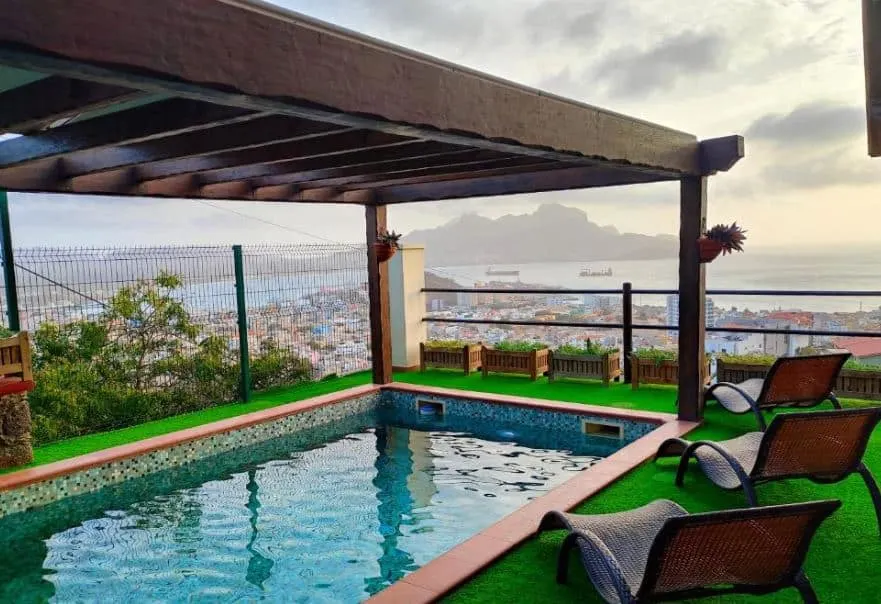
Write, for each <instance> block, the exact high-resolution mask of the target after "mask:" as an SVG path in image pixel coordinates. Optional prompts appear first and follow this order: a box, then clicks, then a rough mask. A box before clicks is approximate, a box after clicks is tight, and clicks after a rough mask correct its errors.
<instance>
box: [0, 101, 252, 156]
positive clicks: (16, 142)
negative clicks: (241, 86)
mask: <svg viewBox="0 0 881 604" xmlns="http://www.w3.org/2000/svg"><path fill="white" fill-rule="evenodd" d="M256 117H260V115H259V114H255V113H253V112H251V111H248V110H246V109H239V108H237V107H223V106H220V105H211V104H207V103H201V102H198V101H189V100H185V99H171V100H168V101H157V102H155V103H150V104H149V105H142V106H140V107H136V108H134V109H127V110H124V111H117V112H116V113H111V114H108V115H103V116H100V117H96V118H94V119H90V120H85V121H82V122H75V123H72V124H69V125H67V126H61V127H59V128H53V129H51V130H48V131H45V132H42V133H40V134H33V135H29V136H22V137H19V138H14V139H11V140H7V141H2V142H0V166H11V165H16V164H21V163H23V162H27V161H32V160H36V159H40V158H46V157H58V156H62V155H66V154H69V153H74V152H76V151H83V150H85V149H99V148H102V147H107V146H111V145H119V144H123V143H135V142H140V141H146V140H150V139H152V138H161V137H164V136H171V135H174V134H181V133H184V132H193V131H196V130H200V129H202V128H211V127H213V126H220V125H223V124H230V123H234V122H239V121H247V120H251V119H254V118H256Z"/></svg>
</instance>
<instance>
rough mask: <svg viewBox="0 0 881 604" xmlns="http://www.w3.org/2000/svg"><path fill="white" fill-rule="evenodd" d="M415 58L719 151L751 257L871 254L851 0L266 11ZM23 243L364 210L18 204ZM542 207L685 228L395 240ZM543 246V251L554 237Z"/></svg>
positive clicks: (264, 223)
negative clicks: (446, 234) (866, 249)
mask: <svg viewBox="0 0 881 604" xmlns="http://www.w3.org/2000/svg"><path fill="white" fill-rule="evenodd" d="M273 3H274V4H278V5H279V6H282V7H284V8H288V9H291V10H295V11H299V12H302V13H306V14H308V15H310V16H313V17H317V18H319V19H323V20H326V21H329V22H332V23H335V24H337V25H341V26H343V27H347V28H350V29H354V30H357V31H360V32H363V33H366V34H369V35H372V36H375V37H378V38H381V39H385V40H388V41H391V42H394V43H397V44H400V45H403V46H406V47H409V48H413V49H416V50H419V51H421V52H424V53H427V54H431V55H434V56H438V57H440V58H443V59H446V60H449V61H454V62H456V63H460V64H463V65H465V66H468V67H471V68H474V69H478V70H481V71H486V72H488V73H491V74H493V75H497V76H501V77H504V78H507V79H510V80H513V81H515V82H519V83H523V84H527V85H530V86H535V87H538V88H542V89H545V90H548V91H550V92H553V93H557V94H560V95H564V96H567V97H571V98H573V99H577V100H579V101H583V102H587V103H590V104H592V105H597V106H600V107H604V108H608V109H612V110H614V111H617V112H620V113H625V114H629V115H633V116H635V117H639V118H642V119H646V120H649V121H653V122H657V123H660V124H663V125H665V126H669V127H673V128H676V129H679V130H684V131H687V132H691V133H693V134H696V135H697V136H698V138H701V139H703V138H711V137H715V136H724V135H728V134H743V135H744V136H745V139H746V157H745V158H744V159H743V160H742V161H741V162H740V163H738V164H737V165H736V166H735V167H734V168H733V169H732V170H731V171H730V172H729V173H726V174H721V175H718V176H714V177H712V178H711V179H710V189H709V222H710V223H711V224H715V223H718V222H731V221H734V220H736V221H737V222H738V223H739V224H742V225H744V227H745V228H747V229H748V230H749V238H750V244H752V245H758V246H763V247H770V246H793V245H796V246H797V245H804V246H810V247H815V246H821V245H830V246H840V245H844V244H848V243H871V242H874V241H876V240H877V224H878V222H879V220H878V219H879V218H881V209H879V207H878V203H877V201H878V198H879V193H881V159H879V160H874V161H873V160H871V159H869V157H868V155H867V152H866V134H865V108H864V96H865V89H864V80H863V63H862V33H861V32H862V30H861V15H860V6H859V3H858V2H854V1H853V0H726V1H725V2H708V1H707V0H667V1H664V2H646V1H645V0H479V1H477V0H276V1H275V2H273ZM10 198H11V200H12V203H11V211H12V221H13V233H14V239H15V244H16V245H17V246H36V245H48V246H54V245H126V244H137V245H150V244H186V243H199V244H210V243H258V242H315V241H345V242H353V241H363V238H364V216H363V209H362V208H360V207H347V206H332V207H323V206H322V207H318V206H315V205H306V204H256V203H234V202H225V201H210V202H199V201H183V200H162V201H156V200H142V199H131V198H127V199H126V198H108V197H89V198H83V197H77V198H73V197H65V196H45V195H23V194H15V195H10ZM544 202H559V203H563V204H566V205H570V206H574V207H578V208H581V209H583V210H585V211H586V212H587V214H588V216H589V217H590V219H591V220H593V221H594V222H597V223H599V224H603V225H605V224H612V225H615V226H616V227H617V228H618V229H619V230H621V231H625V232H639V233H647V234H656V233H672V234H675V233H676V232H677V231H678V186H677V185H676V184H675V183H673V184H671V183H662V184H653V185H641V186H634V187H619V188H605V189H593V190H589V191H569V192H556V193H548V194H535V195H529V196H509V197H495V198H490V199H471V200H462V201H455V202H440V203H437V202H435V203H419V204H409V205H402V206H392V207H391V208H390V210H389V224H390V228H392V229H394V230H396V231H399V232H405V233H406V232H408V231H411V230H414V229H421V228H428V227H432V226H437V225H439V224H442V223H444V222H446V221H448V220H450V219H453V218H455V217H457V216H459V215H461V214H463V213H466V212H476V213H479V214H482V215H485V216H489V217H497V216H502V215H504V214H510V213H514V214H522V213H527V212H531V211H533V210H534V209H535V208H536V207H537V206H538V205H539V204H541V203H544ZM552 236H553V234H551V233H547V234H544V233H539V234H536V238H537V239H539V240H540V238H541V237H552Z"/></svg>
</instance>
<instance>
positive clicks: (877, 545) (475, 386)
mask: <svg viewBox="0 0 881 604" xmlns="http://www.w3.org/2000/svg"><path fill="white" fill-rule="evenodd" d="M395 378H396V379H397V380H398V381H400V382H407V383H411V384H422V385H427V386H437V387H444V388H457V389H463V390H471V391H475V392H487V393H497V394H510V395H516V396H526V397H533V398H545V399H551V400H558V401H568V402H574V403H587V404H592V405H609V406H614V407H620V408H631V409H642V410H646V411H658V412H667V413H673V412H675V410H676V407H675V398H676V390H675V389H674V388H670V387H660V386H658V387H652V386H645V387H643V388H641V389H639V390H636V391H634V390H631V389H630V387H629V386H625V385H615V384H613V385H611V386H610V387H609V388H604V387H603V386H602V385H600V384H599V383H583V382H566V381H560V382H555V383H548V381H547V380H546V379H540V380H538V381H537V382H530V381H529V380H528V379H526V378H520V377H516V376H490V377H488V378H486V379H484V378H482V377H481V376H479V375H472V376H469V377H465V376H462V375H461V374H459V373H454V372H441V371H432V372H427V373H424V374H419V373H405V374H398V375H396V376H395ZM369 381H370V375H369V374H368V373H361V374H356V375H352V376H347V377H344V378H338V379H334V380H328V381H324V382H318V383H314V384H309V385H306V386H302V387H299V388H293V389H288V390H280V391H276V392H273V393H266V394H261V395H258V396H256V397H255V399H254V400H253V401H252V402H251V403H248V404H247V405H245V404H232V405H224V406H220V407H214V408H211V409H206V410H204V411H199V412H195V413H189V414H186V415H181V416H176V417H170V418H166V419H164V420H159V421H155V422H150V423H148V424H143V425H140V426H134V427H131V428H126V429H123V430H116V431H113V432H106V433H102V434H93V435H89V436H84V437H80V438H75V439H70V440H66V441H62V442H58V443H53V444H50V445H46V446H44V447H40V448H38V449H37V450H36V451H35V459H34V462H33V464H31V465H38V464H44V463H49V462H52V461H58V460H61V459H66V458H69V457H74V456H76V455H82V454H85V453H90V452H92V451H96V450H100V449H104V448H108V447H113V446H117V445H121V444H126V443H130V442H134V441H137V440H141V439H144V438H150V437H153V436H158V435H161V434H167V433H169V432H173V431H175V430H182V429H185V428H190V427H193V426H198V425H201V424H205V423H209V422H213V421H217V420H221V419H226V418H229V417H234V416H236V415H241V414H243V413H248V412H251V411H258V410H261V409H266V408H269V407H273V406H276V405H280V404H284V403H289V402H294V401H299V400H303V399H306V398H310V397H313V396H319V395H321V394H327V393H329V392H334V391H338V390H342V389H345V388H351V387H353V386H358V385H361V384H366V383H368V382H369ZM845 404H846V405H859V404H865V403H862V402H857V401H845ZM753 429H755V423H754V419H753V418H751V417H749V416H733V415H731V414H728V413H726V412H724V411H722V410H720V409H718V408H717V407H716V406H711V408H710V409H709V410H708V412H707V417H706V422H705V424H704V425H703V426H702V427H701V428H699V429H698V430H697V431H695V432H694V433H692V435H691V437H692V438H710V439H723V438H730V437H732V436H736V435H739V434H742V433H744V432H747V431H749V430H753ZM866 463H867V464H868V465H869V467H870V468H874V469H875V470H876V471H877V474H878V476H879V477H881V436H877V435H876V436H875V437H874V438H873V439H872V442H871V444H870V447H869V450H868V452H867V454H866ZM674 473H675V460H664V461H662V462H660V463H658V464H655V463H646V464H644V465H642V466H641V467H639V468H637V469H636V470H634V471H633V472H631V473H630V474H628V475H627V476H626V477H624V478H623V479H621V480H619V481H618V482H616V483H615V484H613V485H612V486H610V487H608V488H607V489H605V490H603V491H602V492H601V493H599V494H598V495H596V496H595V497H593V498H591V499H589V500H587V501H586V502H584V503H582V504H581V506H580V507H579V508H578V509H577V511H579V512H584V513H602V512H614V511H618V510H624V509H630V508H633V507H637V506H639V505H643V504H645V503H648V502H649V501H652V500H654V499H658V498H667V499H672V500H674V501H677V502H679V503H680V504H681V505H683V506H684V507H685V508H686V509H688V510H689V511H693V512H699V511H707V510H716V509H724V508H734V507H743V506H744V505H745V501H744V498H743V495H742V493H740V492H725V491H721V490H720V489H718V488H716V487H715V486H713V485H712V484H711V483H710V482H709V481H707V480H706V479H705V478H704V477H703V476H702V475H701V473H700V472H699V471H697V470H696V469H693V471H692V472H690V473H689V476H688V477H687V479H686V485H685V487H684V488H682V489H679V488H677V487H675V486H674V485H673V476H674ZM758 495H759V500H760V501H761V502H762V503H765V504H780V503H790V502H795V501H808V500H815V499H825V498H839V499H841V500H842V501H843V502H844V505H843V507H842V508H841V509H840V510H839V511H838V512H836V513H835V515H834V516H833V517H832V518H831V519H829V520H828V521H827V522H826V523H825V524H824V526H823V527H822V528H821V529H820V531H819V533H818V534H817V537H816V538H815V540H814V545H813V548H812V549H811V552H810V555H809V556H808V562H807V572H808V575H809V577H810V578H811V580H812V582H813V584H814V587H815V589H816V590H817V593H818V596H819V598H820V601H821V602H824V603H828V602H840V603H861V602H878V601H879V596H878V593H879V592H881V571H879V568H881V538H879V535H878V526H877V524H876V522H875V517H874V512H873V509H872V504H871V500H870V498H869V494H868V492H867V491H866V489H865V486H864V485H863V483H862V480H861V479H860V478H859V477H858V476H853V477H851V478H850V479H848V480H847V481H845V482H843V483H840V484H837V485H829V486H821V485H814V484H812V483H810V482H807V481H788V482H781V483H773V484H769V485H764V486H761V487H759V489H758ZM562 536H563V535H562V533H559V532H558V533H550V534H546V535H543V536H542V537H540V538H539V539H536V540H533V541H530V542H527V543H525V544H524V545H522V546H520V547H519V548H518V549H516V550H514V551H513V552H511V553H510V554H508V555H507V556H505V557H504V558H502V559H501V560H499V561H498V562H496V563H495V564H494V565H492V566H491V567H489V568H488V569H486V570H485V571H484V572H483V573H481V574H479V575H478V576H477V577H475V578H474V579H473V580H472V581H470V582H469V583H467V584H466V585H464V586H462V587H461V588H460V589H458V590H457V591H456V592H454V593H453V594H451V595H450V596H448V597H447V598H446V600H445V601H446V602H454V603H489V602H520V603H528V602H535V603H547V602H555V603H557V602H559V603H566V602H581V603H583V602H588V603H590V602H601V600H600V599H599V598H598V596H597V595H596V593H595V591H594V590H593V588H592V587H591V586H590V584H589V583H588V581H587V580H586V577H585V574H584V571H583V570H582V569H581V568H580V567H579V566H578V564H577V562H576V561H575V560H576V557H575V556H573V562H572V572H571V573H570V584H569V585H565V586H559V585H557V584H556V583H555V582H554V569H555V564H556V556H557V548H558V547H559V544H560V542H561V540H562ZM790 592H791V593H790ZM759 600H761V601H765V602H783V603H786V602H800V601H801V600H800V599H799V597H798V596H797V594H796V593H795V591H794V590H789V591H787V592H781V593H779V594H776V595H772V596H767V597H764V598H756V597H752V596H751V597H746V596H728V597H724V598H717V599H715V600H714V599H704V600H701V602H712V601H718V602H755V601H759Z"/></svg>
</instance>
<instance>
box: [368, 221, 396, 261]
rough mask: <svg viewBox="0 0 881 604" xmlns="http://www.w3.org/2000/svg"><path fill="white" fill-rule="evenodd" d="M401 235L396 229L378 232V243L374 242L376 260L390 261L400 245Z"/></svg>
mask: <svg viewBox="0 0 881 604" xmlns="http://www.w3.org/2000/svg"><path fill="white" fill-rule="evenodd" d="M400 239H401V235H399V234H398V233H395V232H394V231H386V230H384V229H383V230H381V231H379V233H378V234H377V237H376V243H374V244H373V250H374V251H375V252H376V260H377V261H378V262H388V261H389V260H391V258H392V256H394V255H395V252H396V251H397V250H398V248H399V247H400V244H399V243H398V242H399V241H400Z"/></svg>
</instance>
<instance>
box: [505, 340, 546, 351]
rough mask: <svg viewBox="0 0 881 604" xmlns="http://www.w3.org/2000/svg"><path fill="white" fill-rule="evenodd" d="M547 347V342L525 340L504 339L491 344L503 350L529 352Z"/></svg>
mask: <svg viewBox="0 0 881 604" xmlns="http://www.w3.org/2000/svg"><path fill="white" fill-rule="evenodd" d="M547 347H548V346H547V344H542V343H541V342H529V341H526V340H506V341H504V342H499V343H498V344H496V345H495V346H493V348H494V349H496V350H504V351H505V352H531V351H533V350H544V349H545V348H547Z"/></svg>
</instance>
